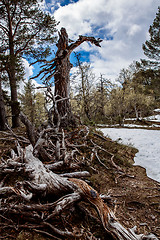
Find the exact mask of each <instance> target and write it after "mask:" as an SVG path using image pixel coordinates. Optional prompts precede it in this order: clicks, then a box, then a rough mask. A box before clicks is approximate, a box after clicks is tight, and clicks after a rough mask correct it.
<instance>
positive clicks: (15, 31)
mask: <svg viewBox="0 0 160 240" xmlns="http://www.w3.org/2000/svg"><path fill="white" fill-rule="evenodd" d="M38 2H39V1H38V0H14V1H12V0H1V1H0V61H1V62H2V65H3V66H4V67H5V71H6V72H7V74H8V79H9V83H10V89H11V109H12V127H17V126H18V125H19V122H18V114H19V103H18V101H17V80H18V79H17V77H18V75H17V73H18V72H21V70H20V69H21V68H22V64H21V58H22V56H24V55H25V56H28V57H31V58H36V59H37V60H41V59H42V58H44V57H46V56H48V55H49V53H50V47H49V46H48V45H47V44H52V43H53V42H54V40H55V37H54V33H55V31H56V30H55V26H56V22H55V20H54V18H53V17H51V16H50V15H49V14H46V13H44V12H43V11H42V10H41V9H40V7H39V5H38Z"/></svg>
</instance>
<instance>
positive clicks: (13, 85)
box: [6, 4, 20, 128]
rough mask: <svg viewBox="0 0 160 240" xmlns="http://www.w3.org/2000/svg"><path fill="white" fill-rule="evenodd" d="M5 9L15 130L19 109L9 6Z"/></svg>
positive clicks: (17, 123) (13, 125)
mask: <svg viewBox="0 0 160 240" xmlns="http://www.w3.org/2000/svg"><path fill="white" fill-rule="evenodd" d="M6 7H7V14H8V27H9V51H10V54H9V63H8V65H9V68H8V71H7V72H8V77H9V82H10V89H11V110H12V127H13V128H16V127H19V124H20V122H19V118H18V116H19V113H20V107H19V103H18V100H17V85H16V71H15V65H16V57H15V54H14V38H13V33H12V20H11V15H10V8H9V5H8V4H7V5H6Z"/></svg>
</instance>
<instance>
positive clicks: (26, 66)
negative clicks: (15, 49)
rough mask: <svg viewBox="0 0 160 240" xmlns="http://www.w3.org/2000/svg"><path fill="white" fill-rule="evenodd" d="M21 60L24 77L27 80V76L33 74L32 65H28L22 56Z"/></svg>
mask: <svg viewBox="0 0 160 240" xmlns="http://www.w3.org/2000/svg"><path fill="white" fill-rule="evenodd" d="M22 60H23V65H24V68H25V79H26V80H28V79H29V77H31V76H32V74H33V68H34V67H33V66H30V64H29V62H28V61H27V60H26V59H25V58H23V59H22Z"/></svg>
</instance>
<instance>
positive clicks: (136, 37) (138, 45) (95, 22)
mask: <svg viewBox="0 0 160 240" xmlns="http://www.w3.org/2000/svg"><path fill="white" fill-rule="evenodd" d="M158 5H159V2H158V0H145V1H137V0H130V1H128V0H114V1H113V0H98V1H97V0H79V1H78V2H76V3H75V2H73V3H70V4H68V5H66V6H63V7H62V6H61V7H60V8H58V9H57V10H56V11H55V12H54V16H55V19H56V20H57V21H60V25H59V28H60V27H62V26H63V27H65V28H66V29H67V32H68V34H69V37H70V38H71V39H74V40H75V39H77V37H78V35H90V36H95V37H102V38H103V39H104V40H105V41H103V42H102V47H101V48H96V47H93V46H91V47H90V46H88V45H87V44H83V45H81V47H80V49H83V50H86V51H93V50H94V51H95V52H94V54H93V53H92V54H91V55H90V61H91V63H92V66H94V68H95V72H96V73H97V74H100V73H105V74H106V77H107V76H108V77H111V78H112V79H114V78H115V77H116V76H117V75H118V73H119V71H120V69H121V68H123V67H127V66H128V65H129V64H130V63H131V62H132V61H133V60H139V59H140V58H144V55H143V51H142V44H143V43H144V42H145V40H146V36H147V32H148V29H149V26H150V25H151V24H152V22H153V19H154V18H155V15H156V12H157V11H158ZM108 36H110V37H111V36H112V37H113V40H109V41H106V40H107V38H108ZM102 71H103V72H102Z"/></svg>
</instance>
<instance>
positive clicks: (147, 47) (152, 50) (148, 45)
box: [143, 7, 160, 67]
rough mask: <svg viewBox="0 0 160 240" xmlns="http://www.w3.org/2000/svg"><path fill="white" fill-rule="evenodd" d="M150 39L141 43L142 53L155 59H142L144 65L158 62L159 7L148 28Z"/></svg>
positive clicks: (159, 48)
mask: <svg viewBox="0 0 160 240" xmlns="http://www.w3.org/2000/svg"><path fill="white" fill-rule="evenodd" d="M149 35H150V39H149V40H147V41H146V42H145V44H143V51H144V54H145V55H146V56H147V57H148V58H150V59H153V60H155V61H153V62H152V61H144V60H143V63H144V65H148V64H150V65H153V66H154V67H157V66H159V64H160V7H158V12H157V14H156V18H155V19H154V21H153V24H152V25H151V26H150V28H149Z"/></svg>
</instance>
